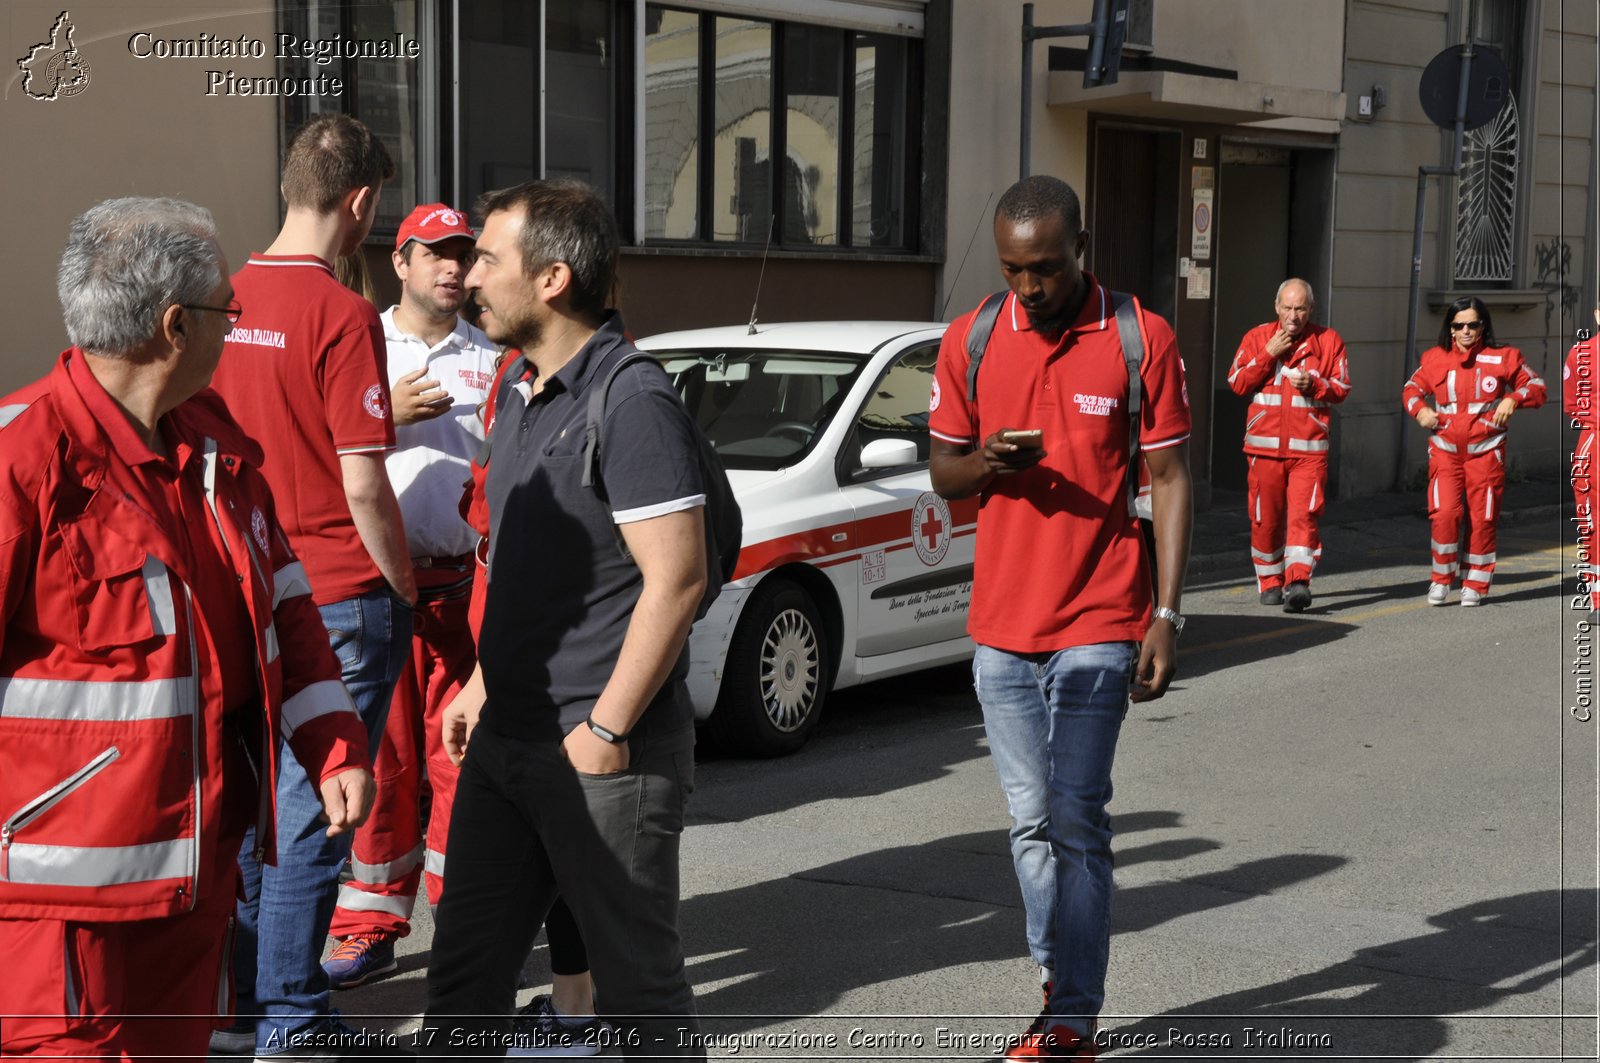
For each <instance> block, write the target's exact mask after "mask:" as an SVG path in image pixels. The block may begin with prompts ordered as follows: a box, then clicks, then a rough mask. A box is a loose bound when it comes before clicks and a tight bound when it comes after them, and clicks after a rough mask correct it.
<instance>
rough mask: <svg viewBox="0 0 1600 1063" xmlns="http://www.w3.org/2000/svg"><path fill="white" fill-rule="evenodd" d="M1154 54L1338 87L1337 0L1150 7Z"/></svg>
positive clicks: (1261, 77)
mask: <svg viewBox="0 0 1600 1063" xmlns="http://www.w3.org/2000/svg"><path fill="white" fill-rule="evenodd" d="M1153 25H1154V31H1155V40H1154V46H1155V54H1156V55H1158V56H1161V57H1162V58H1164V59H1180V60H1183V61H1184V62H1188V63H1199V64H1201V65H1204V66H1214V67H1221V68H1222V69H1224V70H1237V71H1238V72H1239V80H1240V81H1256V82H1260V83H1261V84H1264V85H1286V86H1290V87H1292V88H1303V89H1324V90H1332V91H1337V90H1338V89H1339V86H1340V83H1341V71H1340V69H1339V66H1340V55H1339V48H1338V47H1337V42H1338V41H1339V39H1340V38H1341V37H1342V36H1343V34H1344V10H1343V5H1342V4H1341V3H1339V2H1338V0H1208V2H1204V3H1200V2H1194V0H1190V2H1187V3H1172V2H1170V0H1158V2H1157V3H1156V5H1155V20H1154V24H1153Z"/></svg>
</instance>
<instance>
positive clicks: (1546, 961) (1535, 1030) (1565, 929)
mask: <svg viewBox="0 0 1600 1063" xmlns="http://www.w3.org/2000/svg"><path fill="white" fill-rule="evenodd" d="M1129 892H1132V891H1129ZM1562 919H1564V920H1565V925H1561V923H1560V920H1562ZM1428 923H1429V924H1430V925H1431V926H1432V927H1434V928H1435V929H1434V930H1432V931H1430V932H1428V933H1425V934H1421V935H1418V936H1416V937H1412V938H1407V939H1405V940H1402V941H1395V942H1391V943H1388V944H1385V945H1382V946H1375V947H1372V948H1365V949H1360V950H1358V951H1356V952H1355V953H1354V954H1353V955H1351V956H1350V958H1348V959H1346V960H1343V961H1340V962H1339V963H1335V964H1333V965H1331V966H1328V967H1325V968H1323V969H1322V970H1319V971H1313V972H1310V973H1307V974H1302V975H1296V976H1295V977H1293V978H1289V979H1286V980H1284V981H1281V982H1274V983H1272V984H1270V985H1265V986H1261V987H1259V988H1256V989H1247V990H1243V991H1241V992H1236V993H1225V994H1221V995H1218V996H1213V997H1209V998H1207V999H1204V1000H1199V1001H1196V1002H1195V1003H1194V1004H1192V1005H1190V1006H1188V1007H1185V1008H1183V1009H1181V1010H1178V1011H1174V1012H1171V1013H1169V1014H1166V1015H1160V1016H1153V1017H1151V1018H1148V1019H1143V1020H1141V1021H1139V1022H1136V1023H1131V1024H1128V1025H1124V1026H1118V1027H1115V1028H1114V1029H1111V1030H1109V1031H1108V1032H1107V1033H1106V1034H1105V1035H1104V1037H1105V1039H1106V1040H1107V1041H1108V1043H1109V1044H1111V1045H1112V1046H1120V1047H1124V1048H1128V1049H1133V1051H1130V1052H1129V1055H1130V1056H1138V1055H1149V1056H1151V1057H1165V1056H1169V1055H1170V1054H1171V1053H1173V1052H1181V1053H1184V1054H1187V1055H1195V1056H1204V1057H1206V1058H1212V1059H1218V1058H1249V1059H1261V1058H1263V1056H1264V1054H1265V1055H1267V1056H1271V1057H1277V1056H1279V1054H1280V1053H1279V1051H1277V1050H1280V1049H1281V1050H1282V1054H1283V1055H1295V1056H1299V1055H1318V1056H1322V1057H1324V1058H1326V1057H1330V1056H1338V1057H1345V1058H1352V1057H1356V1058H1383V1059H1390V1060H1413V1059H1425V1058H1429V1057H1433V1056H1437V1055H1443V1054H1447V1053H1445V1052H1444V1050H1445V1049H1446V1048H1448V1047H1450V1043H1451V1041H1452V1031H1451V1028H1450V1025H1449V1023H1448V1022H1447V1020H1448V1019H1449V1017H1452V1016H1461V1015H1468V1014H1471V1013H1474V1012H1484V1011H1487V1010H1489V1009H1495V1011H1496V1012H1503V1013H1504V1014H1492V1015H1488V1016H1485V1017H1484V1018H1483V1019H1482V1020H1465V1022H1466V1023H1467V1025H1465V1030H1466V1037H1467V1038H1471V1039H1473V1043H1472V1044H1471V1045H1470V1046H1460V1045H1458V1047H1462V1048H1467V1049H1469V1051H1468V1052H1466V1053H1465V1054H1470V1055H1472V1056H1473V1057H1474V1058H1500V1059H1534V1058H1547V1059H1550V1058H1562V1057H1561V1052H1560V1045H1561V1033H1562V1023H1561V1019H1560V1016H1559V1011H1556V1010H1555V1009H1553V1008H1552V1007H1551V1004H1550V1001H1549V1000H1548V998H1546V999H1545V1000H1543V1001H1540V1002H1538V1003H1537V1004H1535V1003H1534V1002H1530V1003H1529V1004H1528V1005H1527V1006H1520V1007H1519V1006H1518V1005H1517V1004H1516V1002H1515V1000H1514V998H1516V997H1517V996H1519V995H1521V994H1527V993H1532V992H1535V991H1537V990H1540V989H1544V988H1547V987H1549V986H1552V985H1554V984H1556V983H1557V982H1559V981H1560V980H1561V979H1563V978H1569V977H1572V976H1573V975H1575V974H1577V973H1579V972H1581V971H1584V970H1586V969H1588V968H1592V967H1593V966H1594V964H1595V955H1596V953H1595V891H1593V890H1542V891H1538V892H1533V893H1523V894H1518V895H1516V896H1513V897H1504V898H1498V899H1495V900H1490V901H1480V902H1477V903H1474V904H1470V905H1466V906H1463V907H1461V908H1455V909H1452V910H1450V911H1447V912H1442V913H1440V914H1439V915H1435V916H1433V917H1431V918H1430V919H1429V920H1428ZM1558 927H1559V932H1558ZM1587 985H1588V986H1589V988H1588V989H1578V990H1576V991H1575V992H1576V995H1577V996H1578V997H1579V998H1580V999H1582V998H1587V999H1592V993H1593V989H1592V986H1593V982H1592V980H1589V981H1588V982H1587ZM1475 1021H1477V1022H1479V1023H1480V1024H1479V1025H1472V1024H1471V1023H1473V1022H1475ZM1247 1028H1248V1029H1251V1030H1254V1031H1256V1033H1255V1034H1254V1035H1249V1034H1246V1033H1245V1031H1246V1029H1247ZM1284 1031H1289V1032H1288V1033H1285V1032H1284ZM1460 1033H1461V1031H1459V1030H1458V1031H1456V1034H1457V1036H1456V1038H1455V1039H1456V1040H1457V1041H1458V1042H1459V1041H1460V1040H1462V1039H1463V1038H1461V1036H1460ZM1263 1035H1265V1036H1266V1037H1267V1038H1269V1039H1268V1040H1263V1039H1262V1037H1263ZM1271 1037H1278V1038H1279V1042H1278V1043H1276V1044H1274V1043H1273V1042H1272V1041H1271V1040H1270V1038H1271ZM1569 1048H1572V1049H1575V1050H1576V1051H1577V1052H1578V1053H1580V1054H1581V1057H1582V1058H1593V1057H1592V1055H1591V1054H1590V1053H1591V1052H1592V1050H1593V1042H1592V1041H1590V1042H1589V1044H1588V1045H1587V1047H1583V1046H1577V1045H1569ZM1145 1049H1148V1051H1145ZM1241 1050H1242V1051H1241ZM1570 1054H1571V1053H1570V1052H1569V1055H1570Z"/></svg>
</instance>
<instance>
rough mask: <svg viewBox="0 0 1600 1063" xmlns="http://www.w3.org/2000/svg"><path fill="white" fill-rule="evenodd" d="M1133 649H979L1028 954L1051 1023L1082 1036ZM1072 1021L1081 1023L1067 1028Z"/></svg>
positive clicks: (1100, 985)
mask: <svg viewBox="0 0 1600 1063" xmlns="http://www.w3.org/2000/svg"><path fill="white" fill-rule="evenodd" d="M1137 653H1138V648H1137V647H1136V646H1135V644H1134V643H1131V642H1102V643H1096V644H1093V645H1089V646H1072V647H1069V648H1067V649H1064V650H1058V651H1056V652H1055V653H1030V654H1016V653H1007V652H1006V651H1005V650H997V649H995V648H993V647H992V646H979V647H978V651H977V655H976V656H975V657H974V658H973V660H972V678H973V684H974V686H975V687H976V688H977V692H978V702H979V704H981V705H982V706H983V726H984V730H985V731H986V732H987V733H988V736H989V753H990V756H991V757H992V758H993V760H994V766H995V771H996V772H997V773H998V774H999V776H1000V788H1001V789H1002V790H1004V791H1005V795H1006V804H1007V806H1008V807H1009V808H1010V811H1011V858H1012V860H1013V862H1014V863H1015V864H1016V868H1017V881H1018V883H1019V884H1020V885H1021V887H1022V904H1023V908H1024V910H1025V911H1026V913H1027V920H1028V950H1029V951H1030V952H1031V953H1032V955H1033V959H1034V962H1036V963H1038V964H1039V966H1040V967H1046V968H1049V969H1050V970H1052V971H1054V972H1055V988H1054V991H1053V992H1052V993H1051V996H1050V1004H1049V1011H1050V1013H1051V1014H1052V1015H1058V1016H1062V1017H1064V1018H1069V1021H1068V1022H1067V1025H1068V1026H1074V1027H1075V1028H1077V1032H1078V1033H1079V1034H1083V1035H1087V1034H1088V1032H1089V1022H1090V1020H1092V1019H1093V1018H1094V1016H1096V1015H1098V1014H1099V1013H1100V1007H1101V1005H1102V1004H1104V1003H1105V995H1106V994H1105V985H1106V958H1107V955H1108V954H1109V952H1110V948H1111V817H1110V816H1108V815H1107V814H1106V805H1107V804H1109V803H1110V801H1111V762H1112V760H1113V759H1114V758H1115V756H1116V752H1117V734H1118V733H1119V732H1120V731H1121V729H1122V719H1123V717H1124V716H1125V715H1127V711H1128V684H1129V681H1130V680H1131V678H1132V675H1133V666H1134V662H1135V661H1136V660H1137V659H1138V656H1137ZM1072 1020H1077V1021H1072Z"/></svg>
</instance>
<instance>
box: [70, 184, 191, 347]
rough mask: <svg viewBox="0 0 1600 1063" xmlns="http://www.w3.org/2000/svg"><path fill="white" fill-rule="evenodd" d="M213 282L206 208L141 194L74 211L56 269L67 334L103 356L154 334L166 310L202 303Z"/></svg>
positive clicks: (77, 342)
mask: <svg viewBox="0 0 1600 1063" xmlns="http://www.w3.org/2000/svg"><path fill="white" fill-rule="evenodd" d="M221 283H222V252H221V249H220V248H219V247H218V246H217V223H216V222H215V221H214V220H213V219H212V217H211V212H210V211H208V210H206V209H205V208H204V207H197V206H195V205H194V204H193V203H187V202H185V201H183V200H181V199H167V198H154V197H146V196H129V197H127V198H124V199H108V200H106V201H105V202H104V203H98V204H96V205H95V206H93V207H90V208H89V209H88V210H86V211H84V212H83V213H82V214H80V215H79V216H78V217H77V218H76V219H74V220H73V222H72V228H71V230H70V231H69V232H68V235H67V248H66V250H65V251H63V252H62V253H61V267H60V268H59V269H58V270H57V271H56V294H57V296H58V297H59V298H60V300H61V313H62V316H63V318H64V319H65V321H66V325H67V336H68V338H70V339H71V340H72V342H73V343H74V344H75V345H77V346H78V347H79V348H80V349H82V350H85V351H93V352H94V353H95V354H100V355H106V356H110V357H117V356H124V355H127V354H129V353H131V352H133V351H135V350H137V349H138V348H139V347H141V346H142V345H143V344H144V343H146V342H147V341H148V340H149V339H150V338H151V337H152V336H154V335H155V334H156V329H157V327H158V326H159V323H160V320H161V315H162V313H163V312H165V311H166V309H167V307H169V306H172V305H173V304H175V303H201V302H204V301H205V300H206V297H207V296H209V295H210V294H211V293H212V291H213V290H215V289H216V287H217V285H219V284H221Z"/></svg>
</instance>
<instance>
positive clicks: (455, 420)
mask: <svg viewBox="0 0 1600 1063" xmlns="http://www.w3.org/2000/svg"><path fill="white" fill-rule="evenodd" d="M394 312H395V307H392V306H391V307H390V308H389V309H387V310H385V311H384V312H383V313H382V314H381V315H380V316H381V317H382V319H383V336H384V339H385V340H387V341H388V346H389V387H390V389H391V390H393V388H394V387H395V385H396V384H398V383H399V381H400V379H401V378H402V377H404V376H405V375H406V374H407V373H413V372H415V371H416V370H418V369H422V368H424V367H426V369H427V371H428V372H427V375H426V377H424V379H432V380H437V381H438V382H439V386H440V387H441V388H443V389H444V390H445V391H446V392H448V393H449V395H450V397H451V398H452V399H454V400H455V405H453V406H452V407H451V408H450V412H449V413H446V414H445V415H444V416H442V417H435V418H433V419H432V420H430V421H422V422H420V423H418V424H408V425H397V426H396V427H395V430H394V435H395V449H394V450H393V451H391V452H390V453H389V456H388V457H387V458H386V459H385V464H386V465H387V467H388V470H389V482H390V483H391V484H392V485H393V486H394V493H395V497H397V498H398V499H399V500H400V514H401V516H402V517H403V518H404V519H405V524H406V546H407V547H408V549H409V550H410V552H411V556H412V557H456V556H458V555H461V554H466V553H471V552H472V550H473V549H474V548H475V547H476V546H477V544H478V535H477V533H476V532H474V531H473V530H472V528H471V527H470V526H469V525H468V524H467V522H466V521H464V520H462V519H461V508H460V505H461V491H462V485H463V484H465V483H466V482H467V481H468V480H470V479H471V478H472V470H471V463H472V456H473V455H474V454H476V453H477V452H478V446H479V444H480V443H481V442H482V441H483V419H482V417H481V416H480V415H479V413H478V409H479V407H480V406H481V405H482V404H483V401H484V400H485V399H486V398H488V397H489V387H490V385H491V384H492V383H493V382H494V362H495V358H496V357H498V356H499V353H500V351H499V348H498V347H496V346H495V345H494V341H492V340H490V339H489V337H488V336H485V335H484V334H483V332H482V331H481V330H479V329H476V328H473V327H472V326H471V325H469V324H467V323H466V322H465V321H457V322H456V327H455V331H454V332H452V333H450V335H448V336H446V337H445V338H444V339H442V340H440V341H439V342H438V343H437V344H436V345H434V346H432V347H429V346H428V345H427V344H425V343H423V342H422V340H420V339H418V338H417V337H415V336H413V335H411V334H410V333H408V332H405V331H403V330H402V329H401V328H400V327H399V326H398V325H396V324H395V321H394Z"/></svg>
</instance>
